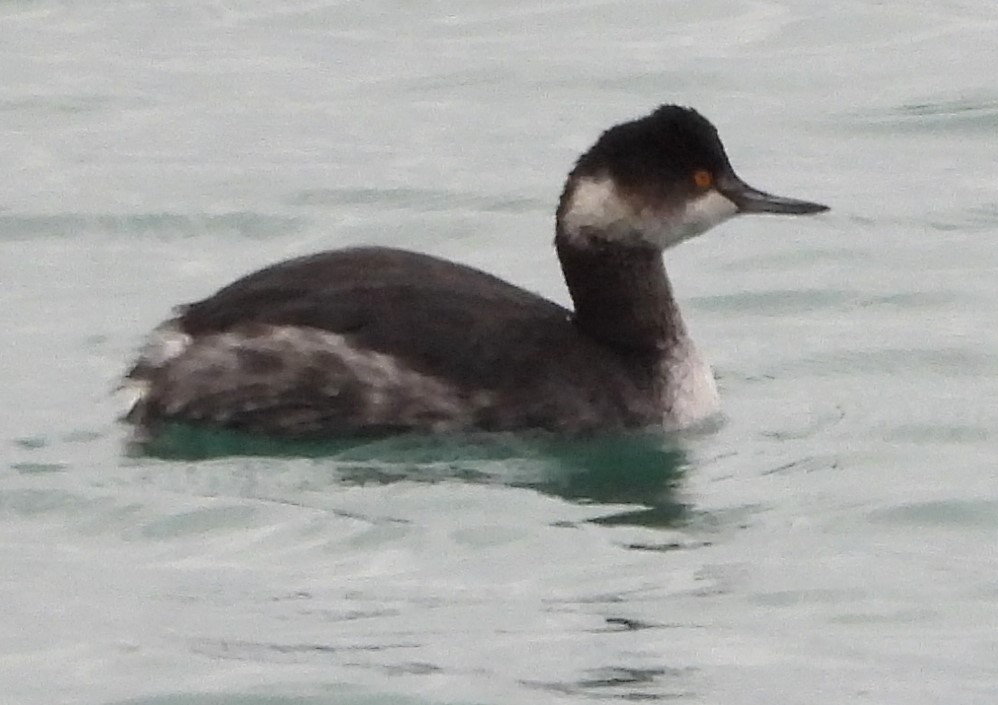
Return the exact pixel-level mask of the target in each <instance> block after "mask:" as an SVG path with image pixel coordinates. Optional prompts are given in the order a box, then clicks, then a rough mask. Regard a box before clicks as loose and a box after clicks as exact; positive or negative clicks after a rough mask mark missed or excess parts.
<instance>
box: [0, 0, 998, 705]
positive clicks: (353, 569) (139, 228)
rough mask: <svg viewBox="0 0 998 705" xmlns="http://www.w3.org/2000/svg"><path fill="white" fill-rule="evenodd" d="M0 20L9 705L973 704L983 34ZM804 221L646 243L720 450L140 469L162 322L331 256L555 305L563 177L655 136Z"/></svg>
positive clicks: (934, 23) (2, 588)
mask: <svg viewBox="0 0 998 705" xmlns="http://www.w3.org/2000/svg"><path fill="white" fill-rule="evenodd" d="M895 5H896V4H883V3H874V2H859V1H853V2H845V3H838V4H836V5H834V6H829V5H827V3H817V2H814V1H813V0H809V1H804V0H802V1H800V2H795V1H792V0H784V1H782V2H776V1H773V2H755V3H732V2H719V1H718V2H703V3H697V4H692V3H680V2H650V1H649V2H627V3H625V2H579V3H541V2H533V1H532V0H525V1H524V2H516V3H514V2H502V3H497V2H485V1H484V0H471V1H469V2H464V3H459V2H437V3H416V4H408V3H391V2H367V3H353V2H335V1H334V0H325V1H322V0H317V1H309V2H306V1H305V0H300V1H298V2H268V3H264V2H255V1H250V0H246V1H244V2H229V3H223V2H211V3H191V2H174V3H152V2H148V1H147V0H137V1H136V2H129V3H103V4H95V3H90V4H81V3H57V2H51V1H46V2H27V1H26V0H18V1H14V2H7V3H3V4H0V66H2V67H3V69H2V75H3V80H2V81H0V132H2V134H3V135H4V138H3V140H2V155H3V163H4V169H3V177H0V178H2V181H0V184H2V187H0V329H2V330H3V331H4V336H3V338H4V343H3V348H2V349H3V353H2V360H3V365H2V368H0V369H2V372H0V374H2V379H0V388H2V389H3V394H4V397H3V398H4V401H5V403H4V404H3V406H2V410H0V429H2V432H0V433H2V435H0V444H2V445H0V447H2V448H3V455H2V460H3V463H2V465H0V473H2V475H0V565H3V567H4V571H3V575H4V577H3V579H2V580H0V693H2V694H3V698H2V701H3V702H10V703H24V704H26V705H32V704H36V703H37V704H39V705H41V704H45V705H49V704H51V703H94V704H110V703H125V702H127V703H134V704H141V705H153V704H155V705H167V704H170V705H179V704H180V703H185V704H186V703H209V704H210V705H237V704H238V705H249V704H251V705H291V704H292V703H294V704H299V703H303V704H306V705H319V704H327V703H351V704H355V705H359V704H362V703H363V704H365V705H366V704H368V703H387V702H393V703H394V702H400V703H413V704H415V703H504V704H505V703H524V704H526V703H538V702H543V703H581V702H602V701H607V702H609V701H613V700H645V699H648V700H657V699H666V700H675V701H678V702H684V703H687V702H689V703H705V704H708V703H709V704H715V703H725V704H729V703H747V704H753V703H759V704H763V703H765V704H767V705H770V704H771V703H802V704H804V703H806V704H807V705H814V704H815V703H836V704H837V703H843V702H850V703H899V704H904V705H912V704H922V703H943V702H945V703H988V704H990V703H993V702H995V700H996V698H998V472H996V455H998V443H996V437H995V435H996V431H995V429H996V427H998V355H996V351H998V332H996V331H998V303H996V302H998V276H996V275H998V254H996V252H998V250H996V248H995V246H994V242H993V233H994V232H995V230H996V229H998V196H996V193H998V168H996V166H995V165H996V164H998V159H996V156H998V154H996V152H998V147H996V144H998V143H996V141H995V135H996V132H998V84H996V83H995V78H994V76H995V71H994V69H995V67H996V66H998V7H996V6H994V4H993V3H991V2H987V1H986V0H973V1H967V2H935V3H923V2H914V3H909V4H908V5H905V6H903V7H900V6H898V7H896V6H895ZM665 101H672V102H681V103H686V104H690V105H694V106H696V107H698V108H699V109H701V110H702V111H703V112H704V113H705V114H706V115H708V116H709V117H710V118H712V119H713V120H714V122H715V123H717V125H718V127H719V128H720V130H721V134H722V136H723V137H724V139H725V142H726V144H727V147H728V152H729V154H730V156H731V159H732V161H733V163H734V165H735V167H736V169H738V171H739V172H740V173H741V174H742V176H743V177H744V178H746V180H748V181H749V182H750V183H753V184H754V185H756V186H758V187H760V188H764V189H767V190H772V191H774V192H777V193H786V194H787V195H791V196H799V197H802V198H813V199H815V200H819V201H823V202H827V203H829V204H830V205H832V206H833V211H832V212H831V213H830V214H828V215H827V216H822V217H820V218H815V219H806V220H805V219H801V220H777V219H765V218H757V219H748V218H745V219H742V220H739V221H736V222H732V223H729V224H727V225H725V226H722V227H721V228H719V229H718V231H716V232H713V233H710V234H708V235H707V236H705V237H703V238H702V239H700V240H698V241H695V242H693V243H690V244H687V245H684V246H683V247H682V248H680V249H678V250H676V251H674V252H670V253H669V255H668V257H667V264H668V266H669V271H670V274H671V276H672V278H673V281H674V285H675V288H676V289H677V292H678V293H679V295H680V296H681V299H682V303H683V306H684V309H685V310H686V314H687V318H688V320H689V323H690V324H691V327H692V328H693V330H694V332H695V334H696V336H697V339H698V341H699V342H700V344H701V347H702V348H703V349H704V351H705V352H706V354H707V355H708V356H709V357H710V358H711V360H712V361H713V363H714V364H715V367H716V369H717V372H718V375H719V377H720V384H721V387H722V395H723V400H724V407H725V412H726V419H725V422H724V423H723V424H722V425H721V426H720V427H719V428H717V429H715V430H713V431H710V432H708V433H703V434H699V435H694V436H689V437H684V438H680V439H663V438H658V437H654V436H651V437H649V436H643V437H638V438H633V439H629V440H619V441H614V442H612V443H611V442H606V443H602V444H601V443H578V444H571V443H558V442H539V441H529V440H524V439H513V438H500V439H494V440H492V441H489V442H485V443H481V444H473V443H460V444H457V443H437V444H417V443H415V442H412V441H411V440H391V441H383V442H379V443H372V444H361V445H356V446H350V445H348V444H344V445H336V446H333V447H330V448H329V449H325V450H324V451H323V452H321V453H317V454H315V457H303V458H283V459H281V458H267V457H253V458H221V459H213V460H208V461H193V460H183V459H172V460H171V459H151V458H135V457H129V456H127V455H126V453H125V452H124V448H123V445H122V441H123V438H124V431H123V429H121V428H120V427H118V426H117V425H116V424H115V422H114V419H115V416H116V414H117V413H118V411H119V408H118V407H117V406H116V402H115V400H114V399H113V398H112V397H111V396H110V395H109V392H110V390H111V389H112V388H113V387H114V385H115V384H116V380H117V376H118V375H119V374H120V372H121V371H122V369H123V368H124V365H125V364H126V362H127V361H128V359H129V357H130V356H131V355H132V353H133V351H134V350H135V348H136V347H137V345H138V344H139V342H140V340H141V338H142V336H143V335H144V333H145V332H146V331H147V330H148V329H149V328H151V327H152V326H153V325H155V324H156V323H157V322H158V321H159V320H160V319H162V318H163V317H164V316H165V315H166V314H167V313H168V311H169V308H170V306H171V305H173V304H175V303H179V302H183V301H188V300H193V299H196V298H198V297H201V296H203V295H205V294H207V293H210V292H211V291H213V290H214V289H216V288H218V287H219V286H221V285H222V284H224V283H226V282H228V281H229V280H230V279H231V278H233V277H235V276H237V275H239V274H242V273H244V272H246V271H249V270H251V269H253V268H255V267H258V266H261V265H263V264H266V263H269V262H272V261H275V260H277V259H280V258H283V257H286V256H290V255H293V254H299V253H304V252H310V251H314V250H318V249H322V248H326V247H334V246H341V245H346V244H353V243H361V242H363V243H381V244H392V245H401V246H406V247H411V248H413V249H418V250H422V251H427V252H432V253H435V254H439V255H443V256H447V257H451V258H454V259H458V260H460V261H463V262H468V263H471V264H475V265H478V266H481V267H483V268H486V269H488V270H489V271H492V272H495V273H497V274H499V275H501V276H504V277H506V278H509V279H512V280H514V281H516V282H517V283H520V284H522V285H524V286H526V287H528V288H531V289H534V290H536V291H540V292H542V293H544V294H546V295H549V296H551V297H554V298H556V299H558V300H562V301H564V300H565V298H566V295H565V291H564V287H563V285H562V283H561V279H560V275H559V273H558V270H557V265H556V262H555V259H554V256H553V251H552V249H551V237H552V232H551V230H552V220H553V217H552V213H553V209H554V204H555V200H556V198H557V194H558V192H559V190H560V188H561V183H562V179H563V177H564V174H565V172H566V171H567V169H568V167H569V165H570V164H571V162H572V161H573V159H574V158H575V157H576V156H577V154H578V152H579V151H580V150H581V149H583V148H585V147H586V146H588V144H590V143H591V141H592V140H593V139H594V138H595V136H596V135H597V134H598V133H599V132H600V131H601V130H602V129H603V128H605V127H607V126H609V125H610V124H612V123H614V122H616V121H620V120H623V119H627V118H630V117H634V116H636V115H640V114H642V113H645V112H647V111H648V110H649V109H650V108H651V107H653V106H654V105H656V104H658V103H660V102H665Z"/></svg>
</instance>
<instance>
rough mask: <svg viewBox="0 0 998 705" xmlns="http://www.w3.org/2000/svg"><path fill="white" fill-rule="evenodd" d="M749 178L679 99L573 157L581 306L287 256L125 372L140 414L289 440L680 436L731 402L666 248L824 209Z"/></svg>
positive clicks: (139, 422) (570, 274)
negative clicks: (694, 335) (521, 434)
mask: <svg viewBox="0 0 998 705" xmlns="http://www.w3.org/2000/svg"><path fill="white" fill-rule="evenodd" d="M825 210H827V207H826V206H824V205H821V204H818V203H812V202H809V201H802V200H797V199H791V198H783V197H780V196H774V195H771V194H768V193H765V192H763V191H759V190H756V189H754V188H752V187H750V186H749V185H747V184H746V183H745V182H744V181H742V180H741V179H740V178H739V177H738V176H737V175H736V174H735V171H734V170H733V168H732V166H731V164H730V163H729V161H728V157H727V155H726V153H725V150H724V147H723V146H722V144H721V140H720V138H719V137H718V134H717V130H716V128H715V127H714V126H713V125H712V124H711V123H710V122H709V121H708V120H707V119H706V118H704V117H703V116H702V115H700V114H699V113H698V112H696V111H695V110H693V109H691V108H686V107H680V106H676V105H663V106H661V107H659V108H657V109H656V110H654V111H653V112H652V113H650V114H649V115H646V116H644V117H641V118H639V119H636V120H632V121H629V122H624V123H622V124H618V125H616V126H613V127H611V128H609V129H608V130H606V131H605V132H603V134H602V135H601V136H600V137H599V139H598V140H597V141H596V143H595V144H594V145H593V146H592V147H591V148H590V149H589V150H588V151H586V152H585V153H584V154H583V155H582V156H581V157H580V158H579V159H578V161H577V162H576V164H575V166H574V168H573V169H572V170H571V172H570V173H569V175H568V178H567V180H566V182H565V186H564V189H563V191H562V194H561V199H560V202H559V204H558V209H557V214H556V219H555V239H554V242H555V249H556V251H557V255H558V258H559V260H560V262H561V268H562V272H563V274H564V277H565V282H566V284H567V285H568V290H569V293H570V295H571V299H572V302H573V304H574V307H573V308H572V309H567V308H564V307H562V306H560V305H559V304H557V303H554V302H552V301H549V300H547V299H545V298H542V297H540V296H538V295H536V294H534V293H531V292H529V291H526V290H524V289H522V288H519V287H517V286H515V285H513V284H510V283H508V282H506V281H503V280H501V279H498V278H496V277H494V276H492V275H490V274H487V273H485V272H482V271H480V270H477V269H473V268H471V267H468V266H464V265H461V264H457V263H454V262H450V261H446V260H443V259H439V258H436V257H431V256H429V255H426V254H418V253H416V252H409V251H405V250H399V249H391V248H384V247H355V248H348V249H339V250H332V251H328V252H321V253H319V254H313V255H310V256H305V257H300V258H296V259H291V260H287V261H284V262H280V263H277V264H274V265H272V266H269V267H266V268H264V269H261V270H259V271H256V272H253V273H251V274H249V275H247V276H244V277H243V278H241V279H238V280H237V281H235V282H233V283H232V284H229V285H228V286H226V287H224V288H222V289H221V290H219V291H218V292H217V293H215V294H214V295H212V296H210V297H208V298H206V299H204V300H201V301H197V302H195V303H191V304H187V305H184V306H180V307H179V308H177V309H176V311H175V314H176V315H175V316H174V317H172V318H170V319H169V320H167V321H165V322H164V323H162V324H161V325H160V326H159V327H158V328H156V329H155V330H154V331H153V334H152V335H151V336H150V338H149V340H148V341H147V343H146V345H145V347H144V348H143V349H142V351H141V353H140V354H139V357H138V359H137V361H136V362H135V363H134V365H133V366H132V367H131V369H130V370H129V371H128V373H127V375H126V381H127V382H129V383H131V384H133V385H135V387H136V391H137V392H138V396H137V401H136V402H135V403H134V405H133V406H132V408H131V410H130V411H129V412H128V413H127V415H126V416H125V419H126V420H127V421H129V422H131V423H132V424H134V425H135V426H136V427H137V430H138V432H139V433H140V434H142V435H144V436H145V437H149V436H152V435H155V433H156V431H157V430H158V429H160V428H162V427H163V425H164V424H166V423H170V422H177V423H181V424H184V425H189V426H197V427H208V428H225V429H235V430H241V431H245V432H250V433H253V434H261V435H265V436H271V437H277V438H333V437H340V436H351V435H370V434H378V435H381V434H391V433H399V432H407V431H417V432H430V433H434V432H450V431H471V430H476V431H520V430H527V429H543V430H547V431H553V432H556V433H564V434H578V433H592V432H602V431H608V432H612V431H620V430H624V429H631V428H641V427H649V426H651V427H662V428H665V429H678V428H682V427H687V426H690V425H693V424H696V423H697V422H699V421H701V420H703V419H704V418H706V417H708V416H710V415H712V414H714V413H715V412H716V411H717V410H718V393H717V387H716V385H715V382H714V377H713V374H712V372H711V369H710V367H709V365H708V364H707V363H706V362H705V361H704V359H703V358H702V357H701V355H700V353H699V352H698V351H697V349H696V347H695V346H694V344H693V341H692V340H691V339H690V336H689V334H688V332H687V328H686V325H685V324H684V322H683V318H682V316H681V314H680V311H679V307H678V305H677V303H676V300H675V298H674V297H673V293H672V288H671V286H670V284H669V279H668V277H667V276H666V271H665V267H664V265H663V260H662V252H663V251H664V250H666V249H668V248H670V247H672V246H674V245H677V244H679V243H680V242H683V241H684V240H688V239H690V238H692V237H694V236H696V235H699V234H701V233H703V232H705V231H706V230H708V229H710V228H711V227H713V226H715V225H717V224H718V223H721V222H723V221H725V220H728V219H729V218H731V217H733V216H736V215H739V214H746V213H775V214H788V215H800V214H811V213H819V212H822V211H825Z"/></svg>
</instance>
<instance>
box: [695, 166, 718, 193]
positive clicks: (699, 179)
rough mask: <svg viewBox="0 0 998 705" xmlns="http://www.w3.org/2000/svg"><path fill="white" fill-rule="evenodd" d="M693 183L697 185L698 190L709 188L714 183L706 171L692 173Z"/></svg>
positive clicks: (699, 170) (700, 170)
mask: <svg viewBox="0 0 998 705" xmlns="http://www.w3.org/2000/svg"><path fill="white" fill-rule="evenodd" d="M693 183H695V184H696V185H697V188H699V189H705V188H709V187H710V185H711V184H712V183H714V178H713V177H712V176H711V175H710V172H709V171H707V170H706V169H698V170H697V171H695V172H693Z"/></svg>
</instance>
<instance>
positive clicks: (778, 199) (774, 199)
mask: <svg viewBox="0 0 998 705" xmlns="http://www.w3.org/2000/svg"><path fill="white" fill-rule="evenodd" d="M717 190H718V191H720V192H721V193H722V194H724V195H725V196H727V197H728V198H729V199H731V201H732V202H733V203H734V204H735V205H736V206H738V212H739V213H782V214H785V215H808V214H811V213H823V212H825V211H827V210H828V206H825V205H822V204H820V203H813V202H811V201H801V200H798V199H796V198H784V197H783V196H774V195H773V194H771V193H766V192H765V191H760V190H758V189H754V188H752V187H751V186H749V185H748V184H747V183H745V182H744V181H742V180H741V179H739V178H738V177H737V176H735V175H734V174H732V175H731V176H728V177H725V178H722V179H718V182H717Z"/></svg>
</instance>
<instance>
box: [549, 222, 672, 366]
mask: <svg viewBox="0 0 998 705" xmlns="http://www.w3.org/2000/svg"><path fill="white" fill-rule="evenodd" d="M555 246H556V247H557V249H558V259H559V260H561V269H562V271H563V272H564V274H565V282H566V283H567V284H568V290H569V292H570V293H571V295H572V301H573V302H574V304H575V323H576V325H578V326H579V328H581V329H582V330H583V331H584V332H585V333H586V334H588V335H590V336H592V337H593V338H596V339H598V340H600V341H601V342H603V343H606V344H608V345H612V346H614V347H621V348H628V349H631V350H663V349H666V348H669V347H671V346H672V345H674V344H675V343H676V342H677V341H679V340H680V339H681V338H683V337H685V335H686V327H685V326H684V325H683V319H682V316H681V315H680V313H679V308H678V307H677V306H676V302H675V300H674V299H673V298H672V287H671V286H670V285H669V279H668V277H667V276H666V274H665V266H664V265H663V264H662V253H661V252H660V251H659V250H657V249H655V248H652V247H635V246H627V245H617V244H613V243H608V242H603V241H599V240H592V241H586V242H581V243H577V242H574V241H573V240H572V239H570V238H568V237H566V236H565V235H563V234H562V233H558V235H557V237H556V238H555Z"/></svg>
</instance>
